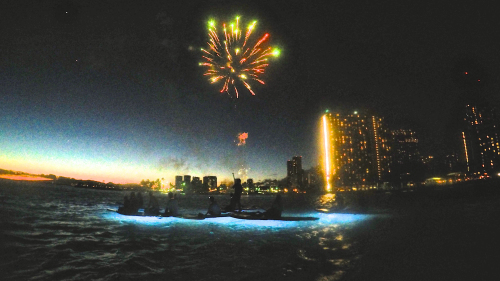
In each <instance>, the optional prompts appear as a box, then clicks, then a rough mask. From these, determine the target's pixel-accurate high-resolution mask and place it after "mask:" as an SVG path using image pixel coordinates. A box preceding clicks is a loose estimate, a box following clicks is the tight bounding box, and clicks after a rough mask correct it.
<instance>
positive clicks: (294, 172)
mask: <svg viewBox="0 0 500 281" xmlns="http://www.w3.org/2000/svg"><path fill="white" fill-rule="evenodd" d="M286 168H287V169H286V170H287V177H288V179H289V181H290V182H291V183H292V185H294V186H302V183H303V174H304V170H302V156H294V157H292V160H288V161H287V162H286Z"/></svg>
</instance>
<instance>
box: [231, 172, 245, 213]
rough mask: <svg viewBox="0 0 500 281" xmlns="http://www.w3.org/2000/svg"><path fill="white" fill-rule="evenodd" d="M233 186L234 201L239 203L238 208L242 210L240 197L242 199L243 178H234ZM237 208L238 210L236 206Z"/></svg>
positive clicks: (236, 203)
mask: <svg viewBox="0 0 500 281" xmlns="http://www.w3.org/2000/svg"><path fill="white" fill-rule="evenodd" d="M233 188H234V202H235V206H236V205H238V209H239V210H240V212H241V202H240V199H241V193H242V192H243V186H242V185H241V179H235V180H234V185H233ZM235 210H236V208H235Z"/></svg>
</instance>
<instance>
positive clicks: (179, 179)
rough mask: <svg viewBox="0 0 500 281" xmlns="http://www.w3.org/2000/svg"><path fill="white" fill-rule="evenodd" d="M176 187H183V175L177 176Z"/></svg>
mask: <svg viewBox="0 0 500 281" xmlns="http://www.w3.org/2000/svg"><path fill="white" fill-rule="evenodd" d="M175 189H182V176H175Z"/></svg>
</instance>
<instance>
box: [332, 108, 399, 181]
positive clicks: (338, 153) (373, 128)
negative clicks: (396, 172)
mask: <svg viewBox="0 0 500 281" xmlns="http://www.w3.org/2000/svg"><path fill="white" fill-rule="evenodd" d="M389 139H390V132H389V131H388V130H387V128H386V126H385V125H384V124H383V119H382V118H379V117H376V116H365V115H361V114H358V113H357V112H356V113H354V114H348V115H341V114H339V113H336V114H332V113H327V114H325V115H323V117H322V147H323V149H322V150H323V154H322V155H323V162H324V172H325V180H326V182H327V186H326V189H327V190H331V191H334V190H333V187H335V188H347V189H351V188H356V189H358V188H361V189H363V188H373V187H376V186H377V184H378V183H381V182H383V181H387V178H388V176H389V173H390V168H389V164H390V162H391V155H390V145H389Z"/></svg>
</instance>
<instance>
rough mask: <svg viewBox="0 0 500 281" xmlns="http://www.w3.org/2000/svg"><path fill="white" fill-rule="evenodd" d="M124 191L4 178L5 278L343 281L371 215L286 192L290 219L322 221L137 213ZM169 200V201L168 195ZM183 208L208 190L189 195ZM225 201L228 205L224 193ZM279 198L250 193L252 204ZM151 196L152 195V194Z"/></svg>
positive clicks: (1, 267) (0, 250) (190, 209)
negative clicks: (338, 280) (328, 207)
mask: <svg viewBox="0 0 500 281" xmlns="http://www.w3.org/2000/svg"><path fill="white" fill-rule="evenodd" d="M124 195H125V193H124V192H116V191H114V192H113V191H99V190H86V189H78V188H72V187H64V186H53V185H50V184H43V183H22V182H11V181H0V203H1V205H0V229H1V230H0V233H1V241H2V243H1V246H0V261H1V264H0V271H1V272H2V276H3V277H4V278H3V280H91V279H94V280H137V279H140V280H142V279H144V280H165V279H169V280H226V279H228V278H233V279H236V280H248V279H252V280H316V279H318V278H321V277H328V276H329V277H331V278H333V277H338V276H341V275H342V274H343V272H344V271H345V270H347V269H348V268H349V267H350V266H351V262H352V261H353V260H354V259H356V258H357V257H358V255H359V251H358V249H357V248H356V244H357V243H358V241H357V240H356V239H357V237H356V235H355V229H356V227H357V226H359V225H360V224H362V223H363V222H364V221H367V220H369V219H370V218H371V217H372V216H367V215H350V214H324V213H318V212H315V211H314V208H315V207H318V206H313V205H312V203H311V202H316V201H318V200H316V199H315V198H303V197H297V196H285V197H284V205H285V213H284V215H286V216H303V217H311V216H312V217H318V218H319V219H318V220H316V221H273V220H262V221H258V220H241V219H235V218H231V217H224V218H216V219H205V220H188V219H181V218H156V217H131V216H123V215H120V214H117V213H116V212H111V211H108V210H107V209H109V208H111V209H117V208H118V204H119V202H121V200H122V198H123V196H124ZM158 196H159V197H160V204H161V205H162V206H164V205H165V204H166V200H167V198H166V197H165V196H164V195H158ZM178 200H179V206H180V211H181V213H183V214H197V213H199V212H205V209H206V207H207V205H208V200H207V196H204V195H199V196H180V197H179V198H178ZM217 200H218V201H219V203H220V204H221V205H225V204H227V203H228V202H229V200H228V198H226V196H223V195H220V196H218V197H217ZM272 200H273V198H272V197H269V196H251V197H250V196H247V197H245V196H244V197H243V198H242V203H243V204H244V205H247V206H259V207H261V208H266V207H268V206H269V205H270V204H271V202H272ZM146 201H147V199H146Z"/></svg>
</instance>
